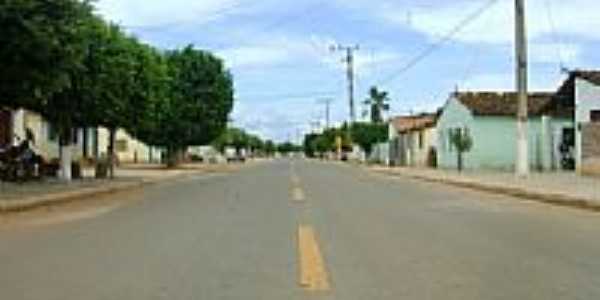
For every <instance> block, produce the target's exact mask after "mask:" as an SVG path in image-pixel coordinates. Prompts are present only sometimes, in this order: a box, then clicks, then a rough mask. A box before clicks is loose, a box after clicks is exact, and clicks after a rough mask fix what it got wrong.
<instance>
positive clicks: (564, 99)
mask: <svg viewBox="0 0 600 300" xmlns="http://www.w3.org/2000/svg"><path fill="white" fill-rule="evenodd" d="M577 78H580V79H583V80H585V81H587V82H589V83H591V84H594V85H600V71H591V70H587V71H585V70H576V71H571V72H569V77H567V79H565V81H564V82H563V83H562V85H561V86H560V88H559V89H558V91H557V92H556V93H555V95H554V101H555V102H556V103H557V105H559V106H561V107H563V108H564V109H565V110H567V111H569V116H571V117H574V116H575V79H577Z"/></svg>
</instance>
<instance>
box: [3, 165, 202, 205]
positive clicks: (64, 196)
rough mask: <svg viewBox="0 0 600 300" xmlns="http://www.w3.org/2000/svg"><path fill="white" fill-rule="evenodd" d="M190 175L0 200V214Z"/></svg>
mask: <svg viewBox="0 0 600 300" xmlns="http://www.w3.org/2000/svg"><path fill="white" fill-rule="evenodd" d="M190 175H192V174H185V175H175V176H172V177H168V178H161V179H157V178H148V179H141V180H138V181H135V182H127V183H118V184H114V185H112V186H104V187H88V188H82V189H78V190H74V191H67V192H59V193H50V194H47V195H39V196H32V197H29V198H27V199H24V200H8V201H1V200H0V214H3V213H13V212H22V211H26V210H31V209H34V208H38V207H43V206H50V205H56V204H64V203H68V202H72V201H75V200H79V199H82V198H85V197H92V196H94V197H95V196H102V195H109V194H114V193H118V192H124V191H129V190H134V189H138V188H142V187H144V186H149V185H154V184H158V183H161V182H167V181H172V180H177V179H182V178H185V177H186V176H190Z"/></svg>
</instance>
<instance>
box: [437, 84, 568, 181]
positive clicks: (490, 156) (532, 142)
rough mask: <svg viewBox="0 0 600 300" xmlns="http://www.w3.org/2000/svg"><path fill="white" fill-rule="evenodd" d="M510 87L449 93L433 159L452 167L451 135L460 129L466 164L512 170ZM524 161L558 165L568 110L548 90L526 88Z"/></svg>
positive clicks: (513, 143)
mask: <svg viewBox="0 0 600 300" xmlns="http://www.w3.org/2000/svg"><path fill="white" fill-rule="evenodd" d="M517 108H518V101H517V94H516V93H514V92H507V93H497V92H462V93H461V92H456V93H453V94H452V95H451V96H450V98H449V100H448V101H447V103H446V105H445V106H444V108H443V112H442V114H441V116H440V118H439V120H438V123H437V131H438V132H437V134H438V146H439V147H438V164H439V167H440V168H456V167H457V151H456V149H455V147H454V146H453V144H452V143H451V134H452V132H453V131H455V130H462V132H464V133H466V134H468V135H469V136H470V137H471V138H472V141H473V146H472V148H471V150H470V151H469V152H468V153H465V156H464V166H465V168H466V169H496V170H511V171H512V170H514V168H515V159H516V132H517V128H516V115H517ZM528 112H529V119H528V141H529V161H530V164H531V167H532V168H533V169H538V170H550V169H560V168H562V165H561V162H562V161H563V159H562V157H561V152H560V148H561V146H560V145H561V144H564V141H563V140H564V139H565V138H566V136H565V135H564V134H563V133H564V132H568V131H569V130H572V128H573V122H572V116H571V115H572V111H570V110H569V108H568V106H565V105H563V103H561V102H560V101H557V100H556V97H554V94H553V93H545V92H544V93H532V94H530V95H529V102H528Z"/></svg>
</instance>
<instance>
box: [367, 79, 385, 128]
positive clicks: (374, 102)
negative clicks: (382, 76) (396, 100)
mask: <svg viewBox="0 0 600 300" xmlns="http://www.w3.org/2000/svg"><path fill="white" fill-rule="evenodd" d="M389 101H390V99H389V98H388V92H386V91H380V90H378V89H377V87H376V86H373V87H371V89H370V90H369V98H367V100H365V101H364V104H365V105H368V106H369V108H370V110H371V122H373V123H383V113H384V112H386V111H389V110H390V104H389Z"/></svg>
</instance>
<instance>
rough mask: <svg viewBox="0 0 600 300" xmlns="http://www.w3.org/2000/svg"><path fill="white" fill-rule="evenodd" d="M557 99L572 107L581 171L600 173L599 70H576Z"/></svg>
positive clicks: (575, 157) (574, 145)
mask: <svg viewBox="0 0 600 300" xmlns="http://www.w3.org/2000/svg"><path fill="white" fill-rule="evenodd" d="M555 97H556V99H557V101H560V102H561V103H562V104H563V105H564V106H568V107H570V108H571V112H570V113H571V115H572V117H573V121H574V125H575V126H574V130H573V131H574V132H573V131H572V132H570V133H566V134H570V135H574V138H571V141H569V142H570V146H572V147H573V148H574V160H575V166H576V169H577V171H578V172H583V173H600V155H599V154H598V152H600V141H598V137H597V136H598V133H600V129H597V127H598V125H599V124H600V71H573V72H571V73H570V74H569V77H568V78H567V79H566V80H565V82H564V83H563V85H562V86H561V87H560V88H559V90H558V92H557V93H556V96H555Z"/></svg>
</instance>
